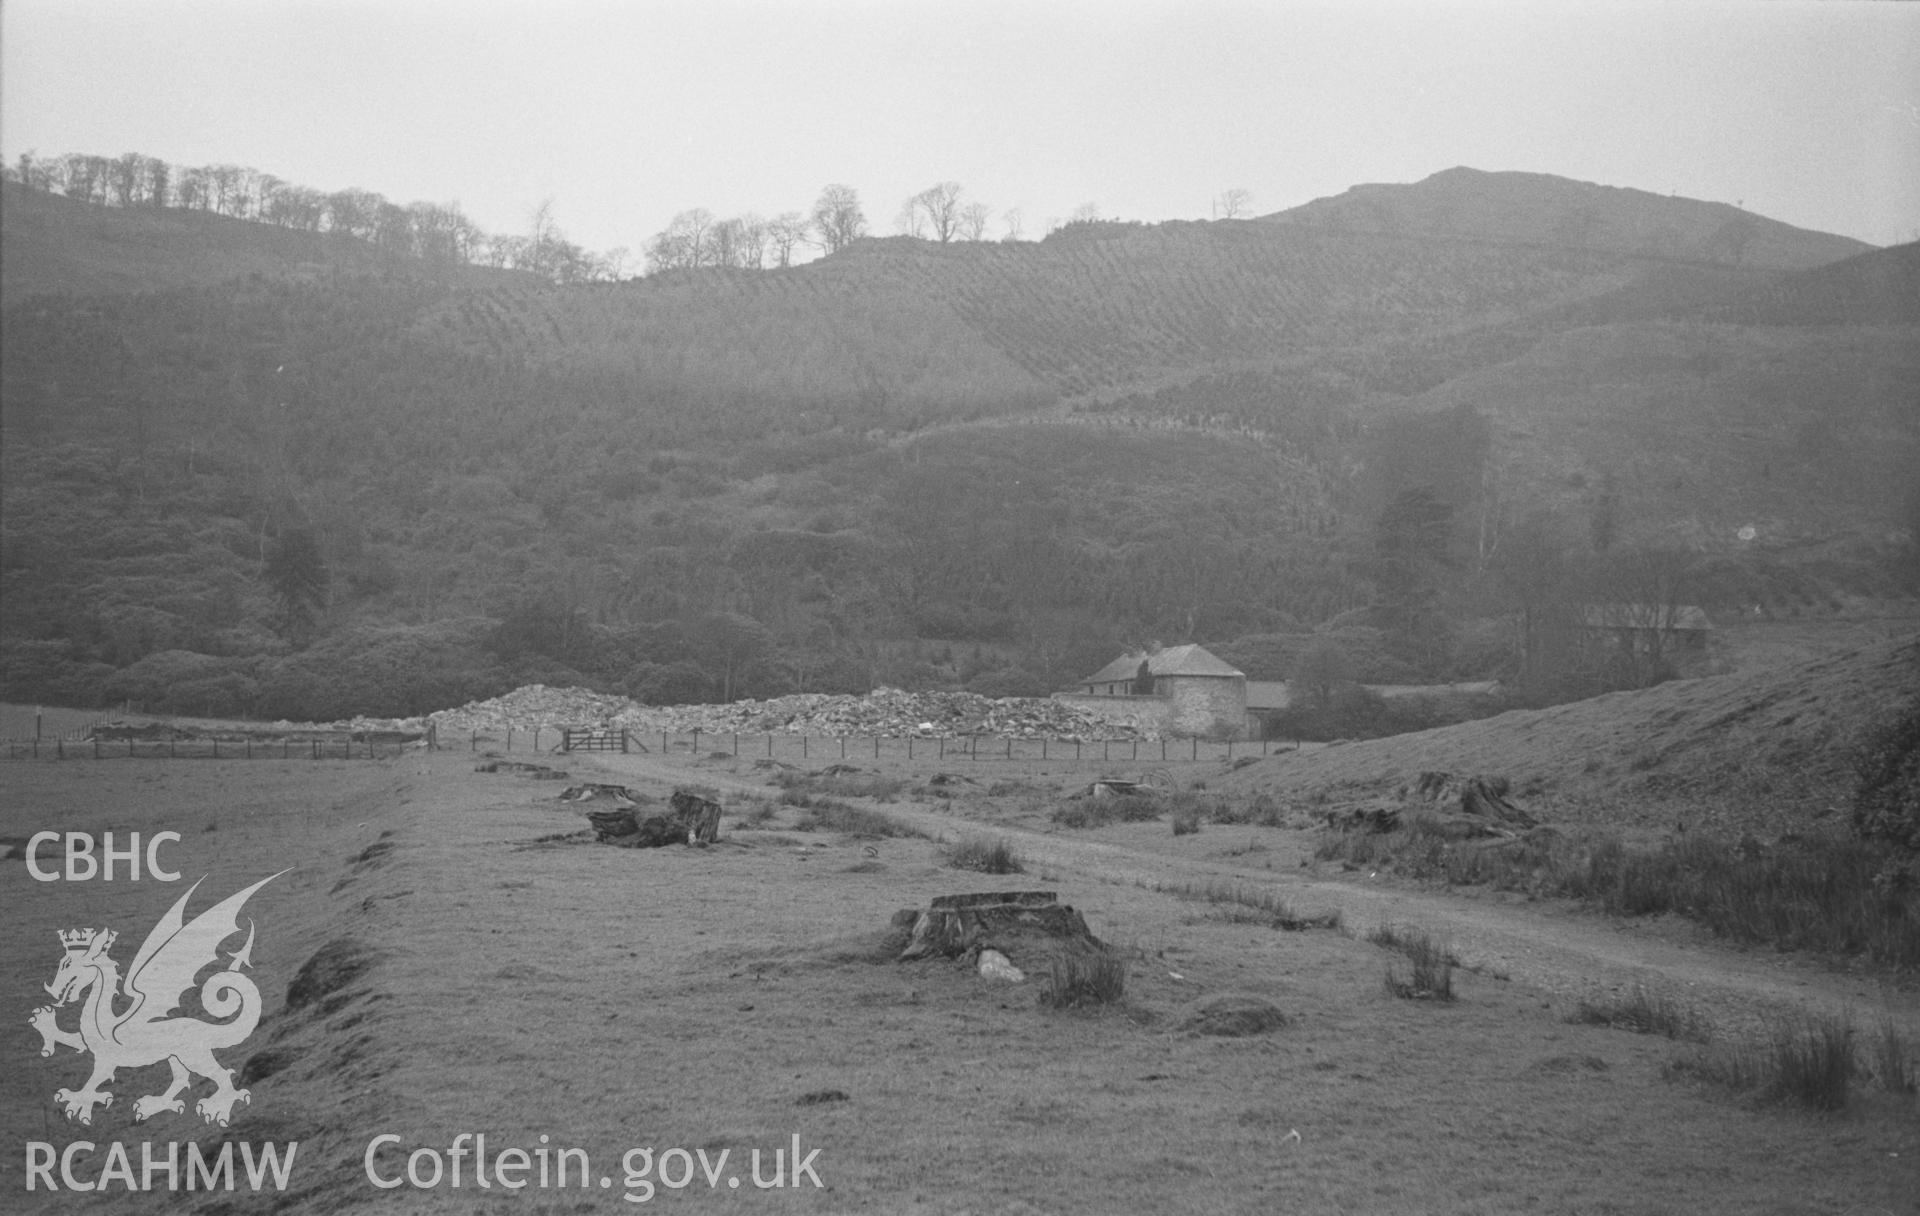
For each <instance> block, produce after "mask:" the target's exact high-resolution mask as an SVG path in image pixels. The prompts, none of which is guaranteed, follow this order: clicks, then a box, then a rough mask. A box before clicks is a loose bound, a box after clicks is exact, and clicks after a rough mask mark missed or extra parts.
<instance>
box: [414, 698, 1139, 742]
mask: <svg viewBox="0 0 1920 1216" xmlns="http://www.w3.org/2000/svg"><path fill="white" fill-rule="evenodd" d="M411 721H412V722H413V723H414V724H415V725H416V726H417V727H418V728H420V729H424V728H425V724H426V723H427V722H431V723H432V724H433V725H434V726H436V727H437V728H438V729H440V730H441V731H443V732H447V733H450V734H456V735H457V734H465V733H467V732H470V731H480V732H488V733H492V732H500V731H505V730H507V729H509V728H511V729H513V730H526V731H530V730H533V729H534V728H535V727H540V728H543V729H553V728H558V727H562V726H573V727H594V728H612V729H619V728H622V727H624V728H626V729H627V730H630V731H634V732H635V733H637V734H642V735H645V734H659V733H661V732H662V731H665V732H667V733H669V734H687V733H690V732H692V731H696V730H697V731H700V732H702V733H705V734H713V735H722V734H734V733H738V734H742V735H749V734H752V735H765V734H794V735H802V734H804V735H818V736H827V737H832V736H842V735H843V736H847V737H849V738H873V737H879V738H886V739H902V738H906V737H907V736H909V735H913V736H916V737H918V738H923V739H935V738H947V739H952V738H958V737H961V736H965V735H991V736H995V737H1001V736H1011V737H1013V738H1016V739H1039V738H1049V739H1062V740H1069V741H1070V740H1074V739H1080V740H1085V741H1098V740H1101V739H1152V738H1158V737H1159V736H1158V735H1157V734H1156V733H1155V731H1154V729H1153V728H1152V727H1150V726H1145V725H1142V724H1140V723H1139V722H1138V721H1133V720H1126V719H1120V720H1116V721H1110V720H1108V719H1106V718H1102V717H1100V716H1098V715H1096V714H1092V713H1089V712H1087V711H1086V710H1083V709H1080V708H1079V707H1077V706H1073V705H1068V704H1066V703H1065V702H1061V701H1051V700H1047V699H1045V698H1038V697H1014V698H1007V699H1004V700H996V699H995V698H992V697H983V696H980V695H978V694H976V693H968V692H903V691H902V690H900V689H897V688H879V689H875V690H874V691H873V692H870V693H868V694H866V695H865V696H850V695H845V694H830V693H796V694H794V695H792V696H786V697H775V698H773V699H772V700H768V701H735V702H732V703H730V704H725V705H671V706H650V705H642V704H640V703H639V702H637V701H631V700H628V699H627V698H625V697H617V696H610V695H608V694H605V693H597V692H592V691H590V690H588V689H583V688H549V687H547V686H546V685H544V684H528V685H526V686H525V687H523V688H516V689H514V690H513V691H512V692H510V693H507V694H505V695H503V696H499V697H494V698H492V699H490V700H486V701H472V702H469V703H467V704H466V705H462V706H460V707H459V708H458V709H445V710H441V711H439V712H438V713H435V714H432V715H430V716H429V717H428V718H426V719H412V720H411Z"/></svg>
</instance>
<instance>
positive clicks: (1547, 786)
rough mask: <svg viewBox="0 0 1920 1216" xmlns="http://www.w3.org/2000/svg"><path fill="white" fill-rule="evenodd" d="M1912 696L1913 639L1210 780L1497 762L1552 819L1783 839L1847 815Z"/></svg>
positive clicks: (1337, 792)
mask: <svg viewBox="0 0 1920 1216" xmlns="http://www.w3.org/2000/svg"><path fill="white" fill-rule="evenodd" d="M1916 696H1920V640H1916V639H1912V638H1908V639H1902V640H1896V641H1890V642H1881V643H1877V644H1873V645H1869V646H1862V647H1858V648H1855V649H1851V650H1844V651H1836V652H1833V653H1830V654H1826V655H1822V656H1820V657H1818V658H1815V659H1812V660H1809V661H1807V662H1804V663H1800V664H1796V665H1792V666H1785V667H1779V668H1771V669H1768V670H1764V671H1742V672H1736V673H1734V674H1731V675H1721V676H1707V677H1704V678H1701V679H1695V680H1673V681H1670V682H1668V683H1666V684H1661V685H1659V686H1657V687H1654V688H1648V689H1642V690H1639V691H1636V692H1622V693H1611V694H1609V695H1607V696H1603V697H1594V698H1592V699H1590V700H1586V701H1578V702H1574V703H1571V704H1567V705H1556V706H1553V707H1551V708H1548V709H1539V710H1515V711H1512V712H1510V713H1505V714H1501V715H1499V716H1498V717H1493V718H1485V719H1481V720H1479V721H1476V722H1466V723H1461V724H1460V725H1457V726H1448V727H1443V728H1440V729H1437V730H1429V731H1421V732H1419V733H1417V734H1409V735H1396V736H1393V737H1391V738H1386V739H1372V740H1367V741H1365V742H1357V743H1343V744H1339V745H1330V746H1327V747H1324V748H1318V749H1309V750H1303V751H1301V752H1299V753H1289V754H1287V755H1285V756H1284V757H1278V758H1274V759H1271V760H1268V761H1266V762H1263V763H1260V764H1254V765H1250V766H1247V767H1245V768H1243V769H1239V770H1237V771H1234V772H1231V773H1228V774H1226V775H1224V776H1222V777H1221V778H1219V779H1217V780H1215V781H1213V782H1211V783H1210V788H1211V789H1212V790H1214V791H1215V792H1229V793H1249V794H1250V793H1254V792H1264V793H1269V794H1272V795H1274V796H1276V797H1278V798H1281V799H1283V800H1289V801H1296V802H1309V801H1311V802H1317V803H1321V804H1323V805H1328V806H1337V805H1339V804H1340V803H1341V802H1345V801H1354V802H1360V801H1368V800H1377V799H1379V798H1381V797H1384V796H1389V795H1391V794H1393V792H1394V791H1396V790H1398V789H1400V788H1402V787H1406V786H1409V785H1411V784H1413V783H1415V782H1417V781H1418V779H1419V776H1420V774H1421V773H1423V772H1427V771H1450V772H1463V773H1486V774H1501V775H1504V776H1506V777H1507V778H1508V779H1509V780H1510V781H1511V783H1512V788H1513V791H1514V797H1515V799H1516V800H1517V801H1518V802H1520V803H1521V804H1522V805H1524V806H1525V807H1526V808H1527V809H1528V810H1529V811H1530V812H1532V813H1534V814H1535V815H1536V816H1537V817H1539V818H1541V819H1545V820H1548V821H1557V822H1563V823H1565V822H1573V823H1578V822H1591V823H1604V824H1611V825H1616V826H1635V825H1637V826H1643V827H1658V828H1664V829H1668V830H1671V829H1673V828H1674V827H1676V826H1678V825H1684V826H1685V827H1686V828H1687V829H1688V830H1695V829H1699V830H1710V831H1718V832H1723V833H1727V834H1740V833H1746V832H1751V833H1754V834H1756V835H1760V836H1777V835H1781V834H1784V833H1788V832H1798V831H1804V830H1806V829H1807V828H1808V827H1810V826H1813V825H1816V824H1818V823H1822V822H1825V823H1829V824H1833V825H1835V826H1840V825H1844V824H1845V823H1846V822H1847V818H1848V813H1849V811H1850V809H1851V805H1852V801H1853V793H1854V789H1855V785H1856V781H1857V777H1856V773H1855V764H1856V762H1857V757H1858V749H1859V747H1860V745H1861V743H1862V742H1863V740H1864V739H1865V738H1866V736H1867V735H1868V734H1869V733H1870V732H1871V731H1872V730H1873V729H1874V728H1875V727H1877V726H1879V725H1880V724H1881V723H1884V722H1886V721H1888V720H1890V719H1891V718H1892V717H1893V715H1894V714H1895V713H1896V712H1897V711H1898V710H1899V709H1900V708H1901V707H1902V706H1904V705H1906V704H1907V703H1908V702H1909V701H1911V700H1912V699H1913V698H1914V697H1916Z"/></svg>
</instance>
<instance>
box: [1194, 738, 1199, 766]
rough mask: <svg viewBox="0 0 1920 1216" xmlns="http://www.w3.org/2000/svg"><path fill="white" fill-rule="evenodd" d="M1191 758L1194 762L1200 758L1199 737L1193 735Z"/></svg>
mask: <svg viewBox="0 0 1920 1216" xmlns="http://www.w3.org/2000/svg"><path fill="white" fill-rule="evenodd" d="M1193 758H1194V759H1195V760H1198V759H1199V758H1200V736H1199V735H1195V736H1194V737H1193Z"/></svg>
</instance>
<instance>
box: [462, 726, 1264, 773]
mask: <svg viewBox="0 0 1920 1216" xmlns="http://www.w3.org/2000/svg"><path fill="white" fill-rule="evenodd" d="M428 745H429V746H430V747H433V748H434V749H436V750H439V751H468V752H480V751H497V752H514V751H532V752H540V753H543V754H563V753H574V752H625V753H628V754H634V753H648V754H655V755H663V756H664V755H670V754H673V753H690V754H693V755H700V756H708V757H712V758H722V759H727V758H738V759H743V760H754V759H761V758H764V759H769V760H783V761H789V762H792V761H798V762H801V763H807V762H827V761H847V762H853V761H856V760H873V761H878V760H889V759H892V760H911V761H916V762H917V761H923V760H956V761H968V762H975V763H978V762H986V761H992V760H1001V761H1006V760H1098V761H1102V762H1109V763H1112V762H1119V761H1127V762H1129V763H1132V762H1136V761H1147V760H1152V761H1156V762H1158V763H1162V764H1172V763H1177V762H1180V761H1189V762H1191V761H1202V760H1224V761H1232V760H1236V759H1240V758H1243V757H1259V756H1267V755H1271V754H1274V753H1276V752H1283V751H1292V750H1293V749H1294V747H1295V744H1293V743H1291V742H1283V741H1279V740H1271V739H1221V740H1213V739H1199V738H1184V739H1068V738H1060V737H1057V736H1050V735H987V734H981V735H957V736H927V735H808V734H789V733H787V732H783V731H775V732H766V733H760V734H754V733H749V732H745V731H718V732H716V731H678V732H676V731H661V732H658V733H653V732H642V731H636V730H621V729H614V730H606V731H594V732H585V731H580V730H577V729H568V728H564V727H551V726H549V727H539V728H534V729H529V730H517V729H511V728H503V729H500V730H492V731H462V732H450V731H449V732H443V731H435V732H430V733H429V735H428Z"/></svg>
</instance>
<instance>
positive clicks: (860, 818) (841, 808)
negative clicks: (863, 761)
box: [780, 794, 922, 836]
mask: <svg viewBox="0 0 1920 1216" xmlns="http://www.w3.org/2000/svg"><path fill="white" fill-rule="evenodd" d="M780 800H781V801H782V802H785V803H786V804H787V805H789V806H793V807H797V808H799V809H800V810H803V811H805V812H806V814H805V815H802V816H801V817H800V819H799V820H798V821H797V822H796V823H795V824H794V825H793V826H794V830H795V831H800V832H814V831H821V830H825V831H828V832H845V833H846V834H847V835H849V836H919V835H922V833H921V832H919V831H916V830H915V829H913V828H910V827H908V826H907V825H906V824H904V823H901V822H900V821H899V820H898V819H895V818H893V816H891V815H886V814H883V813H881V812H879V811H870V810H868V809H866V808H865V807H859V806H853V805H851V804H849V803H845V802H836V801H834V800H833V799H831V798H814V797H808V796H806V795H804V794H803V795H798V796H795V795H793V794H783V795H782V796H781V799H780Z"/></svg>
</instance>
